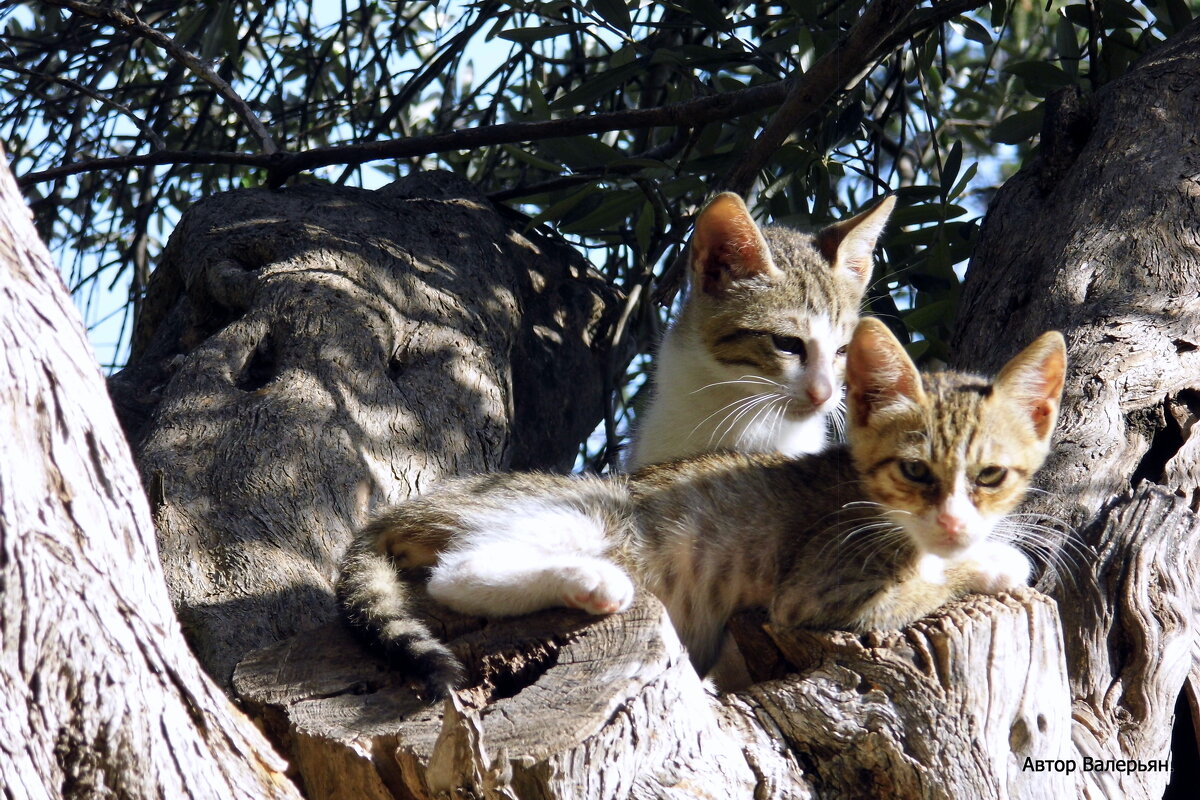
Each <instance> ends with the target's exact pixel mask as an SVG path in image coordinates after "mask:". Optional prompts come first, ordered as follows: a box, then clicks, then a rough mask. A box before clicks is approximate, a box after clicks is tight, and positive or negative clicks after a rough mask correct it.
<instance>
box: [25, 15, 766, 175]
mask: <svg viewBox="0 0 1200 800" xmlns="http://www.w3.org/2000/svg"><path fill="white" fill-rule="evenodd" d="M55 2H58V0H55ZM787 89H788V87H787V84H786V82H784V81H776V82H774V83H768V84H763V85H761V86H751V87H749V88H746V89H738V90H737V91H733V92H724V93H722V94H717V95H711V96H709V97H701V98H698V99H695V100H689V101H687V102H684V103H673V104H671V105H666V106H659V107H657V108H645V109H631V110H627V111H613V112H610V113H606V114H593V115H591V116H586V117H570V118H567V119H554V120H545V121H539V122H506V123H502V124H500V125H489V126H486V127H482V128H466V129H463V130H457V131H450V132H448V133H438V134H433V135H430V136H414V137H410V138H407V139H392V140H388V141H382V142H363V143H358V144H348V145H335V146H333V147H318V148H313V149H312V150H303V151H300V152H297V153H283V152H276V153H273V154H269V155H268V154H264V153H237V152H230V151H188V152H180V151H171V152H158V153H146V154H144V155H135V156H116V157H113V158H101V159H95V160H92V161H83V162H78V163H75V164H65V165H63V166H61V167H54V168H52V169H47V170H43V171H41V172H31V173H29V174H27V175H24V176H22V177H21V178H20V179H19V180H18V183H19V184H20V185H21V186H22V187H25V186H30V185H32V184H35V183H43V182H45V181H51V180H57V179H58V178H63V177H66V176H68V175H75V174H78V173H81V172H97V171H101V170H106V169H114V168H120V167H138V166H152V165H159V164H241V165H243V166H250V167H264V168H269V169H270V170H271V182H272V183H273V184H279V183H282V182H283V181H284V180H285V179H287V178H288V177H290V176H291V175H294V174H296V173H298V172H303V171H305V170H310V169H316V168H318V167H325V166H330V165H332V164H362V163H365V162H368V161H377V160H382V159H393V158H410V157H413V156H424V155H429V154H431V153H445V152H449V151H452V150H470V149H473V148H477V147H487V146H489V145H495V144H511V143H515V142H532V141H540V140H543V139H557V138H563V137H567V136H580V135H586V134H592V133H605V132H607V131H614V130H635V129H639V128H652V127H668V126H685V125H686V126H692V125H700V124H704V123H707V122H718V121H722V120H726V119H731V118H733V117H737V116H741V115H743V114H749V113H753V112H755V111H760V110H762V109H765V108H770V107H771V106H773V105H777V104H778V103H780V102H781V101H782V100H783V98H784V97H785V96H786V94H787Z"/></svg>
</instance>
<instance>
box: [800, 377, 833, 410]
mask: <svg viewBox="0 0 1200 800" xmlns="http://www.w3.org/2000/svg"><path fill="white" fill-rule="evenodd" d="M805 394H807V395H808V401H809V402H810V403H812V404H813V405H814V406H819V405H821V404H822V403H824V402H825V401H826V400H828V399H829V396H830V395H831V394H833V390H832V389H831V388H830V387H829V384H828V383H825V382H821V383H815V384H813V385H812V386H809V387H808V391H807V392H805Z"/></svg>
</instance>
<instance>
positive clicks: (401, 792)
mask: <svg viewBox="0 0 1200 800" xmlns="http://www.w3.org/2000/svg"><path fill="white" fill-rule="evenodd" d="M445 619H447V620H450V623H448V624H449V625H450V627H451V628H455V627H457V628H458V629H459V630H462V629H464V628H465V632H462V633H459V634H458V635H455V632H454V631H450V632H449V636H450V638H449V641H450V642H451V644H452V646H453V647H454V649H455V651H456V652H458V653H459V654H460V655H461V656H463V658H464V661H465V663H466V664H467V665H468V668H469V669H470V670H471V672H472V674H471V677H470V686H469V687H468V688H467V689H466V690H464V691H463V692H461V693H460V697H461V703H462V706H460V708H461V710H456V709H455V708H454V706H453V705H452V704H450V703H447V705H446V707H445V708H442V707H438V706H431V705H430V704H428V703H425V702H423V701H422V700H421V699H420V698H419V697H417V695H416V694H415V693H414V690H413V688H412V687H411V686H409V685H407V684H406V683H405V682H404V681H403V680H402V679H401V678H400V676H398V675H397V674H396V673H395V672H392V671H390V670H388V669H387V668H386V667H384V666H383V665H382V663H381V662H380V661H379V660H378V659H377V658H375V657H374V656H373V655H372V654H370V653H368V652H366V651H364V650H363V649H362V648H361V646H360V645H358V644H357V643H356V642H355V641H353V640H352V639H351V638H350V637H349V635H348V634H346V633H345V632H344V631H342V630H341V629H340V628H338V627H330V628H326V629H323V630H322V631H321V632H320V633H319V634H315V635H312V636H308V637H297V638H295V639H292V640H289V641H286V642H282V643H280V644H278V645H275V646H274V647H271V648H267V649H265V650H261V651H258V652H256V653H255V654H254V655H253V656H251V657H250V658H249V659H247V660H246V661H244V662H242V664H241V665H239V667H238V669H237V671H236V672H235V675H234V685H235V688H236V689H237V691H238V694H239V696H240V697H241V698H242V699H243V701H244V702H246V703H247V704H248V705H249V707H250V708H251V709H252V710H253V713H255V714H256V715H258V716H259V717H260V718H263V719H267V720H270V721H271V724H270V726H269V727H270V729H271V730H274V731H283V732H285V733H284V734H283V736H284V738H285V739H286V743H285V747H287V748H288V749H289V750H290V752H291V753H292V754H293V763H294V765H295V766H296V767H297V768H298V769H299V771H300V773H301V774H302V775H303V778H304V783H305V790H306V793H307V794H308V796H309V797H310V798H313V799H314V800H315V799H316V798H349V797H353V796H366V797H381V798H392V797H398V798H409V797H412V798H419V799H421V800H423V799H424V798H435V797H439V796H441V795H440V794H439V790H441V791H449V790H457V789H460V788H462V789H470V790H471V791H474V792H476V793H477V794H476V796H480V797H507V796H515V797H520V798H523V799H524V798H551V797H554V798H578V799H579V800H584V799H585V798H626V797H633V798H641V797H646V798H650V797H668V798H669V797H679V798H686V797H751V796H754V795H755V792H760V793H761V792H762V791H768V792H769V793H768V794H766V795H762V796H768V797H805V796H808V792H807V789H806V787H805V784H804V782H803V776H802V773H801V771H800V769H799V767H798V765H797V764H796V762H795V761H794V759H792V758H791V756H789V755H788V754H786V753H784V752H781V751H780V749H779V747H778V744H777V743H776V742H774V740H773V739H772V737H771V736H770V735H768V734H767V733H765V732H764V729H763V726H762V725H761V724H760V723H759V722H757V721H756V720H755V718H754V715H753V713H752V712H751V710H750V709H751V708H754V707H756V706H757V703H753V702H748V701H736V700H731V701H729V702H722V701H720V700H718V699H716V698H714V696H713V694H712V693H711V692H710V691H708V690H707V689H705V688H704V686H703V685H702V684H701V682H700V679H699V678H698V677H697V676H696V673H695V671H694V670H693V669H692V668H691V665H690V662H688V660H687V658H686V655H685V654H684V651H683V648H682V646H681V645H680V643H679V640H678V637H677V636H676V635H675V632H674V629H673V628H672V627H671V625H670V622H669V620H668V619H667V617H666V614H665V611H664V610H663V608H662V606H661V605H660V604H659V603H658V602H657V601H655V600H654V599H653V598H646V599H644V600H642V601H641V602H639V603H637V604H636V605H635V607H634V608H633V609H632V610H630V611H629V612H627V613H625V614H622V615H620V616H616V617H608V618H604V619H600V620H596V619H595V618H592V617H588V616H587V615H584V614H582V613H579V612H571V611H549V612H544V613H541V614H535V615H530V616H528V617H521V618H516V619H511V620H501V621H491V622H489V623H488V624H487V625H486V627H483V628H479V626H478V625H475V626H470V625H463V624H462V618H456V617H455V616H454V615H451V614H450V613H449V612H446V615H445ZM448 753H451V754H457V757H447V754H448ZM464 756H470V757H469V758H468V757H464ZM364 787H367V788H365V789H364ZM364 792H365V793H364Z"/></svg>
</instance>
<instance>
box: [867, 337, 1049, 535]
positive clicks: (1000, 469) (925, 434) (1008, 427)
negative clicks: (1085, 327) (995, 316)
mask: <svg viewBox="0 0 1200 800" xmlns="http://www.w3.org/2000/svg"><path fill="white" fill-rule="evenodd" d="M1066 358H1067V356H1066V347H1065V345H1064V343H1063V337H1062V335H1061V334H1059V333H1058V332H1057V331H1050V332H1048V333H1044V334H1042V335H1041V336H1040V337H1038V339H1036V340H1035V341H1034V342H1033V344H1031V345H1029V346H1028V347H1026V348H1025V349H1024V350H1022V351H1021V352H1020V353H1018V354H1017V355H1016V356H1015V357H1014V358H1013V359H1012V360H1011V361H1009V362H1008V364H1007V365H1006V366H1005V367H1004V369H1003V370H1001V371H1000V374H999V375H998V376H997V377H996V379H995V380H987V379H985V378H979V377H976V376H973V375H964V374H962V373H955V372H944V373H934V374H926V375H924V376H922V375H921V374H920V373H918V372H917V369H916V367H915V366H914V365H913V362H912V360H911V359H910V358H909V357H908V354H907V353H905V352H904V348H903V346H902V345H901V344H900V342H898V341H897V340H896V337H894V336H893V335H892V334H891V332H890V331H889V330H888V329H887V327H886V326H884V325H883V323H881V322H879V321H878V320H875V319H864V320H862V321H861V322H860V323H859V324H858V327H857V328H856V330H855V332H854V337H853V340H852V341H851V343H850V349H849V354H848V359H847V367H846V386H847V396H848V401H849V414H850V419H849V428H850V447H851V451H852V453H853V456H854V461H855V464H856V466H857V468H858V471H859V474H860V475H861V476H862V479H863V481H864V482H865V487H866V491H867V494H868V495H869V496H870V497H871V499H872V500H874V501H876V502H878V503H881V504H883V505H884V506H886V507H887V508H888V516H890V517H891V518H892V519H893V520H894V521H895V522H897V523H899V524H900V525H901V527H902V528H903V529H904V530H905V531H906V532H907V533H908V534H909V536H910V538H911V539H912V541H913V543H914V544H915V545H916V546H917V548H918V549H919V550H920V551H922V552H927V553H932V554H934V555H937V556H942V557H948V556H954V555H957V554H959V553H961V552H963V551H964V550H966V549H968V548H970V547H971V546H973V545H975V544H977V543H979V542H981V541H983V540H984V539H985V538H987V536H988V535H989V534H990V533H991V531H992V529H993V527H994V526H995V524H996V523H997V522H998V521H999V520H1000V519H1001V518H1003V517H1004V515H1005V514H1007V513H1008V512H1010V511H1011V510H1012V509H1013V508H1014V507H1015V506H1016V505H1017V504H1018V503H1019V502H1020V501H1021V499H1022V498H1023V497H1024V496H1025V491H1026V489H1027V488H1028V486H1029V480H1030V478H1031V477H1032V475H1033V473H1034V472H1036V471H1037V469H1038V468H1039V467H1041V465H1042V462H1043V461H1044V460H1045V458H1046V455H1047V453H1048V452H1049V449H1050V437H1051V434H1052V433H1053V431H1054V423H1055V420H1056V419H1057V417H1058V408H1059V402H1060V397H1061V394H1062V387H1063V376H1064V373H1065V370H1066Z"/></svg>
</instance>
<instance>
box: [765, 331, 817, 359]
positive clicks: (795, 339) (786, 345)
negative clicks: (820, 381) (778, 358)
mask: <svg viewBox="0 0 1200 800" xmlns="http://www.w3.org/2000/svg"><path fill="white" fill-rule="evenodd" d="M771 343H772V344H774V345H775V349H776V350H778V351H780V352H782V353H791V354H792V355H796V356H800V360H801V361H803V360H804V357H805V356H806V355H807V354H808V348H806V347H805V346H804V340H803V339H801V338H800V337H799V336H780V335H779V334H777V333H773V334H771Z"/></svg>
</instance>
